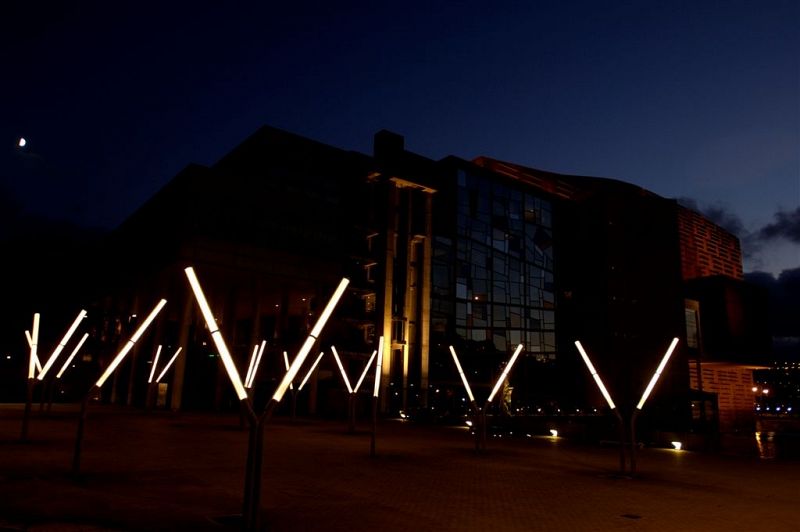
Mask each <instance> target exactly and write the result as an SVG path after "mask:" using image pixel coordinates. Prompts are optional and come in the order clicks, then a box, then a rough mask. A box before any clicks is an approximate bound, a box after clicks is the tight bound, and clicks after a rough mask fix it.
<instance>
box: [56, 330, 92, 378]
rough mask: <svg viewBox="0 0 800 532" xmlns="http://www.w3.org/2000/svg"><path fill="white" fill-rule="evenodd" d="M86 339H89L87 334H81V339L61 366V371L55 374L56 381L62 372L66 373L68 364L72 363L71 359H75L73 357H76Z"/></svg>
mask: <svg viewBox="0 0 800 532" xmlns="http://www.w3.org/2000/svg"><path fill="white" fill-rule="evenodd" d="M87 338H89V333H83V337H82V338H81V339H80V341H79V342H78V345H76V346H75V349H73V350H72V354H70V355H69V357H67V361H66V362H64V365H63V366H61V369H60V370H59V371H58V373H56V379H60V378H61V375H63V374H64V372H65V371H67V368H68V367H69V364H70V362H72V359H73V358H75V355H77V354H78V351H80V349H81V347H83V343H84V342H85V341H86V339H87Z"/></svg>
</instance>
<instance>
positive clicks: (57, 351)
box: [36, 310, 86, 380]
mask: <svg viewBox="0 0 800 532" xmlns="http://www.w3.org/2000/svg"><path fill="white" fill-rule="evenodd" d="M85 317H86V311H85V310H81V311H80V312H79V313H78V317H77V318H75V321H73V322H72V325H70V327H69V329H68V330H67V333H66V334H65V335H64V338H62V339H61V342H59V344H58V345H57V346H56V348H55V349H53V353H52V354H51V355H50V358H48V359H47V362H46V363H45V365H44V366H43V367H42V370H41V371H40V372H39V375H37V376H36V378H37V379H39V380H43V379H44V376H45V375H46V374H47V372H48V371H50V368H51V367H52V366H53V364H54V363H55V361H56V359H57V358H58V355H60V354H61V351H63V350H64V347H66V345H67V342H69V339H70V338H71V337H72V335H73V334H75V329H77V328H78V325H80V324H81V320H82V319H83V318H85Z"/></svg>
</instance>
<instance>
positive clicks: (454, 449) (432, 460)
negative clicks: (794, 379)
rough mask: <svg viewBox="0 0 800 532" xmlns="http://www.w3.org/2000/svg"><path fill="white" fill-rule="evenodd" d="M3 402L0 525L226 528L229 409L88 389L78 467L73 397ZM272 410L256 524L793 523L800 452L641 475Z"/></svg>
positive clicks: (540, 442)
mask: <svg viewBox="0 0 800 532" xmlns="http://www.w3.org/2000/svg"><path fill="white" fill-rule="evenodd" d="M33 414H34V415H33V416H32V419H31V422H30V434H29V436H30V437H29V439H30V441H29V442H27V443H21V442H20V441H19V435H20V427H21V417H22V409H21V407H20V406H19V405H4V406H2V407H0V430H1V432H0V442H1V443H0V531H3V530H30V531H45V530H56V531H95V530H233V529H236V528H237V526H238V523H239V520H238V518H237V514H240V512H241V506H242V495H243V482H244V469H245V456H246V448H247V431H246V430H244V429H243V428H242V426H241V424H240V419H239V416H238V415H236V414H207V413H206V414H192V413H178V414H174V413H168V412H144V411H142V410H133V409H118V408H112V407H108V406H100V405H92V407H91V409H90V412H89V417H88V422H87V425H86V432H85V440H84V446H83V453H82V464H81V475H80V476H79V477H78V478H74V477H73V476H71V475H70V467H71V463H72V454H73V446H74V442H75V434H76V427H77V418H78V411H77V408H76V407H70V406H63V405H55V406H54V410H53V412H51V413H50V414H49V415H45V414H42V413H40V412H39V411H38V405H35V406H34V412H33ZM368 428H369V427H368V425H367V424H366V422H365V421H362V423H361V424H360V425H359V427H358V430H357V431H356V433H348V432H347V425H346V422H345V421H344V420H341V421H331V420H326V421H321V420H312V419H298V420H296V421H295V422H293V423H292V422H290V420H288V419H286V418H280V417H279V418H276V419H274V420H273V421H272V422H271V423H270V424H269V425H268V426H267V429H266V433H265V434H266V438H265V445H264V471H263V488H262V496H261V504H262V515H261V521H262V525H263V526H262V528H263V529H264V530H274V531H283V530H286V531H296V530H324V531H349V532H353V531H362V530H363V531H377V532H390V531H395V530H396V531H401V530H402V531H406V530H414V531H451V530H452V531H455V530H548V531H551V530H576V531H589V530H601V531H602V530H637V531H638V530H653V531H662V530H663V531H671V532H673V531H693V530H698V531H700V530H702V531H708V530H711V531H713V530H725V531H730V530H771V531H782V530H786V531H789V530H798V529H799V528H800V504H799V503H800V499H798V497H800V496H799V495H798V490H797V481H798V479H799V478H800V461H795V460H760V459H759V458H758V457H757V456H727V455H719V454H704V453H697V452H687V451H680V452H676V451H672V450H668V449H654V448H645V449H643V450H642V451H641V452H640V453H639V459H638V465H639V471H640V472H639V474H638V475H637V476H636V477H635V478H627V477H622V476H620V475H618V474H617V469H616V468H617V467H618V460H617V459H618V454H617V450H616V449H615V448H614V447H604V446H600V445H586V444H578V443H575V442H571V441H569V440H566V439H563V438H551V437H543V436H538V437H530V438H528V437H524V436H523V437H521V438H516V437H515V438H490V440H489V442H488V449H487V452H486V453H485V454H480V455H479V454H476V453H475V451H474V446H473V440H472V438H471V436H470V435H469V434H468V433H467V432H466V431H465V429H461V428H454V427H430V426H416V425H412V424H406V423H402V422H399V421H396V420H384V421H382V422H381V423H380V424H379V428H378V436H377V456H375V457H370V453H369V447H370V434H369V432H368Z"/></svg>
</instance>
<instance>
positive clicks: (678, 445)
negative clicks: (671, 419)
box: [670, 441, 683, 451]
mask: <svg viewBox="0 0 800 532" xmlns="http://www.w3.org/2000/svg"><path fill="white" fill-rule="evenodd" d="M670 443H671V444H672V448H673V449H675V450H676V451H680V450H681V449H683V443H682V442H679V441H672V442H670Z"/></svg>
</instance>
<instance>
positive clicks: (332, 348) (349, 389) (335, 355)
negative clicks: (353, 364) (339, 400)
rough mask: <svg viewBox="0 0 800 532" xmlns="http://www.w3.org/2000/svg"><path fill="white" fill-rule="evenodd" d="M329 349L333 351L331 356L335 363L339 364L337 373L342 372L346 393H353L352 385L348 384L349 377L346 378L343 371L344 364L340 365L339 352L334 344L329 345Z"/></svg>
mask: <svg viewBox="0 0 800 532" xmlns="http://www.w3.org/2000/svg"><path fill="white" fill-rule="evenodd" d="M331 351H333V358H335V359H336V365H337V366H339V373H341V374H342V380H344V384H345V386H347V393H350V394H352V393H353V387H352V386H350V379H348V378H347V373H346V372H345V371H344V366H342V360H341V359H340V358H339V352H338V351H337V350H336V348H335V347H334V346H331Z"/></svg>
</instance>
